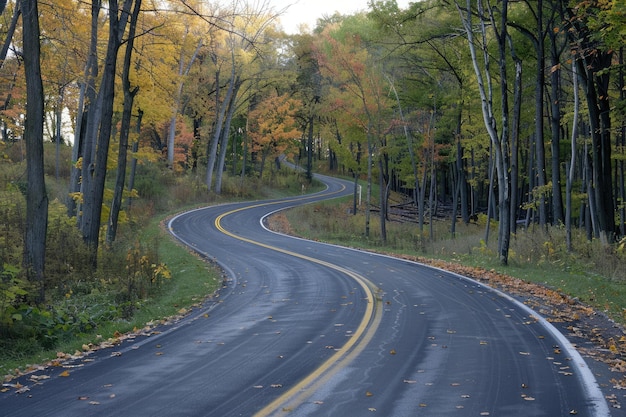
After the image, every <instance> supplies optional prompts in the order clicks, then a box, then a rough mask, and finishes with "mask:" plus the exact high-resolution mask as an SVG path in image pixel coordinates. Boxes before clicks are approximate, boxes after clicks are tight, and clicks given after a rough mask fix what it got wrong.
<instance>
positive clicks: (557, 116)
mask: <svg viewBox="0 0 626 417" xmlns="http://www.w3.org/2000/svg"><path fill="white" fill-rule="evenodd" d="M548 32H549V34H550V57H551V62H550V64H551V68H552V70H551V71H550V79H551V80H550V85H551V89H552V90H551V91H552V93H551V96H552V97H551V98H552V100H550V105H551V113H552V114H551V116H552V117H551V118H550V120H551V129H550V130H551V131H552V139H551V150H552V158H551V161H552V164H551V170H552V224H555V225H559V224H563V221H564V217H563V197H562V187H561V65H560V57H561V53H560V51H559V49H560V48H559V45H558V44H557V36H556V34H555V32H554V31H552V30H551V31H548Z"/></svg>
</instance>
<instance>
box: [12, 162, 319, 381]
mask: <svg viewBox="0 0 626 417" xmlns="http://www.w3.org/2000/svg"><path fill="white" fill-rule="evenodd" d="M3 172H4V177H3V178H0V224H2V225H3V226H2V228H0V374H3V375H4V374H10V373H16V372H19V371H18V370H17V369H20V368H22V369H23V368H24V367H25V366H26V365H27V364H29V363H30V364H33V363H41V362H44V361H47V360H51V359H53V358H55V357H56V354H57V352H58V351H61V352H75V351H76V350H81V349H83V346H93V345H95V344H97V343H98V342H100V341H103V340H107V339H108V338H110V337H113V335H114V334H117V333H124V332H128V331H131V330H133V328H135V327H137V328H142V327H143V326H144V325H145V324H146V323H147V322H158V321H159V320H162V319H165V318H167V317H170V316H174V315H177V314H180V313H181V312H184V311H185V309H186V308H188V307H189V306H191V305H193V304H195V303H199V302H201V301H203V300H204V299H205V298H206V297H207V296H210V295H211V294H213V293H214V292H215V291H216V289H218V288H219V287H220V286H221V285H222V280H223V278H222V276H221V272H220V271H219V270H218V269H217V267H215V266H213V265H210V264H208V263H207V262H206V261H205V260H203V259H200V258H199V257H197V256H194V255H192V254H190V253H189V251H188V249H186V248H184V247H182V246H180V245H178V244H177V243H176V242H174V240H173V239H171V238H170V236H169V234H168V233H167V231H166V230H164V228H163V227H161V225H160V222H161V221H162V219H163V218H164V217H165V216H167V215H168V214H171V213H173V212H176V211H179V210H182V208H184V207H194V206H198V205H207V204H216V203H220V202H223V201H229V200H235V199H237V200H238V199H243V198H245V199H253V198H273V197H278V196H284V195H294V194H299V193H300V191H301V187H302V182H303V181H305V179H304V175H303V174H301V173H294V172H293V171H291V170H281V171H276V172H270V171H268V173H267V177H265V178H263V179H258V178H249V177H245V178H243V179H242V178H241V177H239V176H237V177H228V176H225V177H224V182H223V184H222V194H221V195H219V196H218V195H215V194H214V193H209V192H208V191H207V187H206V185H203V184H202V181H201V180H199V179H198V178H196V177H194V176H175V175H173V174H172V173H170V172H168V171H167V170H165V171H163V170H161V169H159V167H158V166H156V165H154V166H143V167H142V171H141V172H142V174H141V175H139V176H138V178H137V180H138V183H137V185H138V188H137V191H138V194H139V197H138V198H134V199H133V200H132V204H131V205H130V209H127V210H126V211H125V212H124V213H122V216H120V218H121V219H122V221H121V223H120V225H119V227H118V234H117V238H116V241H115V242H114V243H113V245H112V246H110V247H107V245H106V244H105V243H104V242H101V245H100V251H99V254H98V264H97V268H96V269H93V267H92V266H91V265H90V264H89V263H88V262H86V259H89V251H88V248H87V247H86V246H85V244H84V243H83V239H82V236H81V235H80V232H79V230H78V228H77V225H76V218H73V217H72V218H69V217H67V214H66V208H65V206H64V205H63V204H62V202H61V201H59V200H60V196H62V194H63V193H62V190H63V189H64V185H63V184H62V182H60V181H57V180H52V179H50V180H49V181H50V183H51V184H52V187H50V188H52V190H53V191H52V193H51V196H56V197H57V198H54V197H52V201H51V203H50V206H49V221H48V224H49V227H48V235H47V245H46V280H45V301H44V302H43V303H38V302H36V299H37V295H38V294H39V288H37V287H36V286H35V285H33V284H32V283H30V282H28V281H26V280H25V278H24V274H23V272H22V270H21V257H22V250H23V249H22V248H23V246H22V237H23V235H24V220H23V214H24V212H25V201H24V196H23V193H22V191H23V190H21V189H20V187H19V186H18V185H16V184H18V182H19V181H17V182H16V178H17V179H19V176H20V172H21V171H20V170H19V169H16V170H15V171H10V170H4V171H3ZM315 187H316V188H319V189H321V185H320V184H316V185H315ZM65 189H67V188H65ZM101 235H104V231H103V232H102V233H101Z"/></svg>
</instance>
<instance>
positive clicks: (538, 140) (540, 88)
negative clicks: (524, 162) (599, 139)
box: [535, 0, 548, 226]
mask: <svg viewBox="0 0 626 417" xmlns="http://www.w3.org/2000/svg"><path fill="white" fill-rule="evenodd" d="M544 39H545V36H544V29H543V0H539V1H538V4H537V37H536V42H535V50H536V54H537V68H536V71H537V78H536V79H535V162H536V164H537V166H536V178H537V184H536V187H537V189H538V190H539V193H538V195H537V197H538V202H537V212H538V214H539V224H540V225H541V226H546V225H547V223H548V219H547V217H548V215H547V209H546V197H545V196H546V184H547V179H546V148H545V138H544V124H545V123H544V118H543V98H544V86H545V72H546V70H545V65H546V59H545V55H544V43H545V42H544Z"/></svg>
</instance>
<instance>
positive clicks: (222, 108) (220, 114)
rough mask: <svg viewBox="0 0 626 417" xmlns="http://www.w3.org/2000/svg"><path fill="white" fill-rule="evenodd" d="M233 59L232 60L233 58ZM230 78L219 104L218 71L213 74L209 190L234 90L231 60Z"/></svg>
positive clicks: (233, 70)
mask: <svg viewBox="0 0 626 417" xmlns="http://www.w3.org/2000/svg"><path fill="white" fill-rule="evenodd" d="M233 59H234V58H233ZM230 75H231V77H230V80H229V81H228V90H227V91H226V97H224V100H223V101H222V102H221V103H220V102H219V82H220V80H219V71H218V72H217V73H216V74H215V85H216V88H217V90H216V93H215V94H216V104H217V107H216V111H217V120H216V121H215V131H214V132H213V137H212V138H211V142H210V143H209V145H208V152H207V158H208V162H207V170H206V185H207V188H208V189H209V190H211V188H212V186H213V185H212V182H213V170H214V169H215V162H216V160H217V145H218V144H219V142H220V138H221V137H222V129H223V128H224V116H225V115H226V110H227V109H228V105H229V103H230V99H231V97H232V95H233V91H234V90H235V62H234V60H233V66H232V68H231V73H230Z"/></svg>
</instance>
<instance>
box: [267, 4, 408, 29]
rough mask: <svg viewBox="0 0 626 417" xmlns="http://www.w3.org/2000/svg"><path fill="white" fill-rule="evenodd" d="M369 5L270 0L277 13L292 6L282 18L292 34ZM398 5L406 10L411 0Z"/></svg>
mask: <svg viewBox="0 0 626 417" xmlns="http://www.w3.org/2000/svg"><path fill="white" fill-rule="evenodd" d="M412 1H413V2H415V1H416V0H412ZM367 3H368V0H269V4H270V5H271V6H272V7H273V8H274V10H276V11H280V10H283V9H284V8H285V7H287V6H289V5H291V6H289V8H288V9H287V11H286V12H285V14H284V15H283V16H281V18H280V22H281V24H282V26H283V28H284V29H285V32H287V33H290V34H294V33H298V27H299V26H300V24H302V23H306V24H307V25H308V26H309V29H310V30H313V28H315V23H316V21H317V19H319V18H320V17H323V16H332V15H333V14H334V13H335V12H339V13H340V14H352V13H354V12H357V11H362V10H367V9H368V7H367ZM397 3H398V6H399V7H400V8H406V7H408V5H409V0H397Z"/></svg>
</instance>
